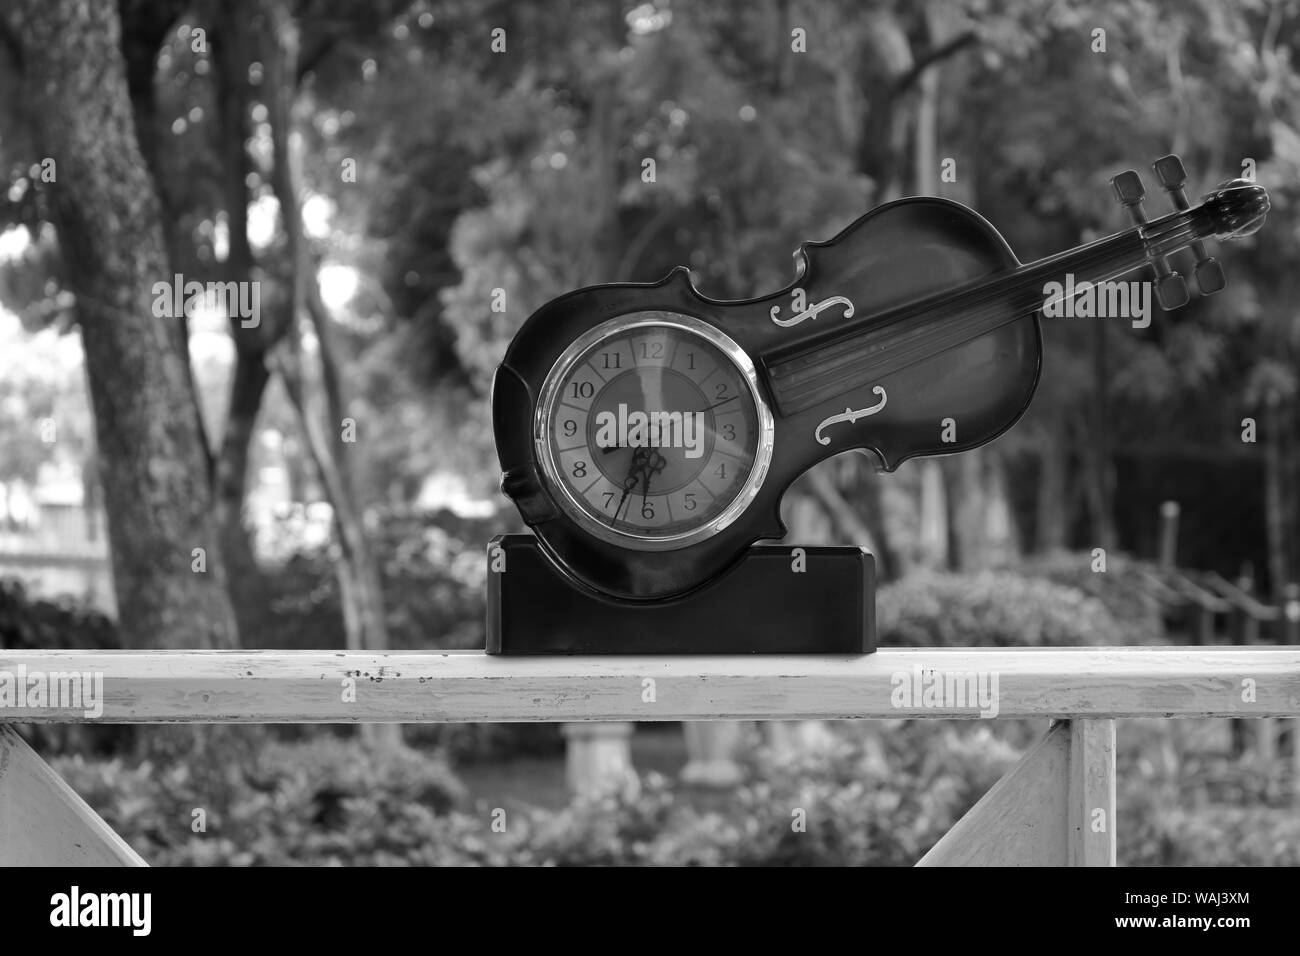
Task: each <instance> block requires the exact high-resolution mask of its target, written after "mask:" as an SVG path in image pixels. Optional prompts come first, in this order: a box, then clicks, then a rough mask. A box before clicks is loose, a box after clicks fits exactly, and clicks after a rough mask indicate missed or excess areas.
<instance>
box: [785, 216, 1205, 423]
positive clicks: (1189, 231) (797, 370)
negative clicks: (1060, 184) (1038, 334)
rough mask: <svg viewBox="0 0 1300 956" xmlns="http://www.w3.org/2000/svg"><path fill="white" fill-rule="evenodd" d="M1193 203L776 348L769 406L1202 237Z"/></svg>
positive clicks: (858, 381)
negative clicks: (784, 349) (810, 340)
mask: <svg viewBox="0 0 1300 956" xmlns="http://www.w3.org/2000/svg"><path fill="white" fill-rule="evenodd" d="M1198 211H1199V208H1198V209H1192V210H1187V211H1185V212H1174V213H1170V214H1169V215H1168V216H1164V217H1162V218H1161V219H1157V220H1153V221H1152V222H1149V223H1146V224H1145V225H1143V226H1140V227H1134V228H1132V229H1129V230H1127V231H1125V232H1121V233H1116V234H1115V235H1112V236H1107V237H1105V238H1103V239H1098V240H1096V241H1094V242H1090V243H1087V244H1085V245H1082V246H1077V247H1076V248H1074V249H1069V250H1067V251H1065V252H1061V253H1058V254H1057V255H1054V256H1049V257H1048V258H1046V259H1040V260H1038V261H1037V262H1031V263H1029V264H1027V265H1021V266H1018V267H1016V268H1015V269H1012V270H1010V271H1008V272H999V273H996V274H995V275H993V276H985V277H982V278H979V279H976V280H973V281H971V282H968V283H965V284H964V285H961V286H958V287H957V288H955V289H950V290H946V291H944V292H941V293H937V294H935V295H933V296H929V297H927V298H924V299H921V300H919V301H916V302H911V303H908V304H906V305H903V306H899V307H897V308H895V309H891V310H889V311H887V312H885V313H883V314H878V315H875V316H865V317H863V319H862V320H860V321H858V322H855V323H853V324H851V325H849V326H845V327H844V328H843V330H842V331H841V332H839V333H838V334H835V335H832V336H828V337H825V338H822V339H820V340H819V341H817V342H815V343H810V344H807V345H805V346H803V347H798V348H796V349H795V350H792V351H789V352H786V353H782V354H780V355H778V356H775V357H774V358H773V359H772V360H769V361H768V363H767V368H768V373H769V375H770V377H771V382H772V389H773V393H774V396H775V398H776V404H777V408H778V409H779V410H780V411H781V413H782V414H783V415H793V414H795V413H797V412H800V411H803V410H805V409H808V408H811V407H813V406H814V405H818V404H820V403H822V402H825V401H829V400H830V399H832V398H835V397H836V396H839V395H843V394H845V393H846V392H850V391H855V390H857V389H860V388H862V387H864V386H868V385H872V384H874V383H876V382H879V381H880V380H881V379H884V378H886V377H888V376H890V375H893V374H895V373H897V372H900V371H902V370H903V369H906V368H908V367H910V366H912V365H915V364H917V363H918V362H923V361H925V360H926V359H927V358H930V357H931V356H933V355H936V354H938V353H940V352H943V351H947V350H949V349H954V348H958V347H959V346H962V345H964V344H966V343H967V342H970V341H971V340H973V339H977V338H979V337H980V336H982V335H986V334H988V333H990V332H993V331H995V330H997V329H999V328H1001V327H1002V326H1004V325H1009V324H1010V323H1012V322H1016V321H1018V320H1020V319H1024V318H1027V317H1028V316H1031V315H1033V314H1034V313H1035V312H1038V311H1040V310H1041V309H1043V308H1044V307H1046V306H1047V305H1049V304H1053V303H1055V302H1060V301H1061V300H1063V299H1065V298H1068V297H1071V296H1073V295H1078V294H1080V293H1082V292H1083V291H1084V290H1085V289H1087V288H1088V287H1089V285H1090V284H1096V283H1100V282H1107V281H1110V280H1113V279H1116V278H1118V277H1119V276H1122V275H1125V274H1126V273H1129V272H1132V271H1134V270H1135V269H1140V268H1142V267H1143V266H1144V265H1146V264H1147V263H1148V262H1150V261H1151V260H1152V259H1153V258H1155V257H1157V256H1164V255H1169V254H1171V253H1173V252H1176V251H1178V250H1179V249H1182V248H1184V247H1186V246H1187V245H1190V244H1191V243H1192V242H1194V241H1196V240H1198V239H1203V238H1206V236H1207V235H1209V231H1208V228H1207V227H1206V226H1205V224H1204V222H1203V221H1202V220H1203V218H1204V217H1200V216H1198ZM1057 287H1059V289H1060V291H1059V293H1058V292H1057V291H1056V290H1057Z"/></svg>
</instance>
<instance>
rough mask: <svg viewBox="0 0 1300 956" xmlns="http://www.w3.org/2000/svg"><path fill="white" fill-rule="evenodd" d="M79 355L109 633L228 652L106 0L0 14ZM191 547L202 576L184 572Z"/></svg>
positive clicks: (155, 234) (163, 266)
mask: <svg viewBox="0 0 1300 956" xmlns="http://www.w3.org/2000/svg"><path fill="white" fill-rule="evenodd" d="M3 24H4V29H5V32H6V34H7V36H8V37H9V45H10V46H11V48H12V49H14V50H15V52H16V53H17V56H18V63H19V69H20V70H21V73H22V77H23V81H24V87H23V89H24V102H25V104H26V105H27V106H28V107H29V110H30V112H29V115H28V118H29V120H30V121H31V122H32V123H33V137H34V141H35V142H36V143H37V144H39V145H38V147H37V148H38V151H40V152H38V155H41V153H42V152H43V155H44V156H45V157H47V158H48V159H49V160H51V161H52V162H53V163H54V167H53V168H54V169H55V170H56V173H55V175H54V177H52V178H51V180H50V181H49V182H42V183H41V185H40V188H41V190H42V192H43V193H45V197H46V201H47V202H48V208H49V214H50V218H51V220H52V221H53V222H54V224H55V226H56V228H57V230H58V239H59V248H60V250H61V252H62V254H63V257H64V261H65V263H66V266H67V276H68V282H69V285H70V287H71V289H72V291H73V292H74V293H75V295H76V311H77V317H78V320H79V322H80V326H81V332H82V340H83V343H84V347H85V353H86V368H87V372H88V377H89V382H90V393H91V398H92V401H93V403H94V409H95V426H96V436H97V446H98V449H99V456H100V460H101V462H102V466H103V467H102V480H103V486H104V495H105V500H106V506H107V507H106V510H107V514H108V521H109V531H110V539H111V547H112V554H113V565H114V582H115V586H116V591H117V602H118V607H119V613H120V616H121V624H122V632H123V633H124V634H126V635H129V638H128V639H129V640H130V641H131V642H132V643H133V644H136V645H139V646H144V647H227V646H231V645H232V644H233V642H234V640H235V623H234V616H233V613H232V610H231V606H230V601H229V598H228V596H227V594H226V591H225V580H224V571H223V568H222V563H221V557H220V545H219V542H218V540H217V537H216V534H215V529H214V526H213V522H212V516H211V508H210V505H211V495H210V490H209V487H208V483H207V480H206V474H207V472H206V467H205V462H204V449H203V444H202V439H201V437H200V434H199V431H198V417H197V414H196V411H195V408H194V403H193V392H192V390H191V389H190V387H189V384H188V374H187V368H186V363H185V361H184V358H183V356H184V354H185V349H184V343H183V340H181V339H180V337H179V335H178V332H177V330H176V329H175V327H174V326H171V325H169V324H168V323H165V322H162V321H160V320H159V319H158V318H156V317H155V316H154V315H153V313H152V309H151V306H152V304H153V302H154V298H155V294H154V291H153V284H154V283H155V282H158V281H163V280H165V278H166V277H167V276H168V275H169V270H168V269H167V259H166V252H165V247H164V242H163V230H162V225H161V215H160V207H159V203H158V199H157V194H156V192H155V188H154V185H153V183H152V181H151V180H150V178H149V176H148V173H147V171H146V168H145V165H144V163H143V162H142V157H141V154H140V148H139V146H138V144H137V142H136V139H135V132H134V127H133V124H132V121H131V107H130V99H129V96H128V90H127V81H126V69H125V64H124V62H123V59H122V55H121V53H120V51H119V48H118V43H119V40H120V36H121V32H120V24H119V22H118V16H117V11H116V9H115V8H114V7H112V6H104V5H95V4H82V3H77V2H73V0H58V2H24V3H19V4H15V5H12V6H10V7H8V8H6V9H5V10H4V11H3ZM195 549H202V552H203V555H204V556H203V562H204V563H203V565H202V567H201V570H202V573H196V570H197V569H200V566H199V565H198V564H197V563H196V562H198V561H199V560H200V559H199V558H198V557H197V556H196V553H195Z"/></svg>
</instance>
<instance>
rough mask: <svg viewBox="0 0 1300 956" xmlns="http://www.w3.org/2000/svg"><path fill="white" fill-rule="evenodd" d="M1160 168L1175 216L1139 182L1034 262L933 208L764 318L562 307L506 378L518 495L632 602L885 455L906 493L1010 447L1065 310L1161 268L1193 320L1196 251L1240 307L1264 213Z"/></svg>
mask: <svg viewBox="0 0 1300 956" xmlns="http://www.w3.org/2000/svg"><path fill="white" fill-rule="evenodd" d="M1154 169H1155V171H1156V175H1157V177H1158V178H1159V180H1160V182H1161V185H1162V186H1163V187H1164V189H1165V191H1166V192H1167V193H1168V194H1169V196H1170V198H1171V199H1172V201H1173V205H1174V211H1173V212H1170V213H1169V214H1168V215H1165V216H1161V217H1159V218H1156V219H1150V220H1148V219H1147V217H1146V215H1145V213H1144V212H1143V210H1142V205H1141V201H1142V199H1143V187H1142V182H1141V179H1140V177H1139V176H1138V174H1137V173H1136V172H1132V171H1129V172H1126V173H1123V174H1121V175H1119V176H1117V177H1115V178H1114V179H1113V180H1112V185H1113V187H1114V190H1115V193H1116V196H1117V198H1118V199H1119V200H1120V202H1121V203H1122V204H1123V205H1124V206H1125V207H1127V209H1128V211H1129V213H1130V214H1131V215H1132V217H1133V220H1134V225H1133V226H1132V228H1129V229H1127V230H1126V231H1124V232H1120V233H1117V234H1115V235H1112V236H1109V237H1106V238H1103V239H1099V240H1096V241H1094V242H1089V243H1087V244H1085V245H1081V246H1078V247H1077V248H1074V249H1069V250H1067V251H1065V252H1061V253H1058V254H1057V255H1054V256H1051V257H1049V258H1047V259H1043V260H1040V261H1038V262H1033V263H1029V264H1022V263H1021V262H1020V261H1019V260H1018V259H1017V258H1016V256H1015V253H1013V252H1012V250H1011V247H1010V246H1009V245H1008V244H1007V243H1006V241H1005V240H1004V239H1003V238H1002V236H1001V235H999V234H998V231H997V230H996V229H994V228H993V226H992V225H990V224H989V223H988V222H987V221H985V220H984V219H983V218H982V217H981V216H980V215H979V214H977V213H976V212H974V211H973V210H971V209H969V208H967V207H965V206H962V205H960V204H958V203H955V202H950V201H948V200H944V199H933V198H913V199H903V200H900V201H898V202H892V203H888V204H886V205H883V206H880V207H879V208H877V209H875V210H873V211H871V212H869V213H867V214H866V215H865V216H863V217H862V218H860V219H858V220H857V221H856V222H854V223H853V224H852V225H851V226H849V227H848V228H847V229H845V230H844V231H843V232H842V233H840V234H839V235H838V236H836V237H835V238H834V239H831V240H829V241H827V242H810V243H806V244H804V245H803V246H801V247H800V248H799V250H798V252H797V253H796V260H797V275H796V278H795V280H794V282H793V283H792V284H791V285H790V286H789V287H787V288H785V289H782V290H780V291H778V292H774V293H771V294H768V295H764V296H762V297H760V298H755V299H747V300H744V301H716V300H713V299H709V298H706V297H704V296H702V295H700V293H698V292H697V291H696V290H695V289H694V288H693V286H692V285H691V282H690V279H689V276H688V273H687V271H686V270H685V269H677V270H675V271H674V272H672V273H671V274H670V275H669V276H668V277H667V278H665V279H664V280H662V281H660V282H656V283H653V284H616V285H601V286H594V287H591V288H586V289H580V290H578V291H576V292H571V293H569V294H568V295H564V296H561V297H559V298H557V299H555V300H553V301H552V302H549V303H547V304H546V305H545V306H543V307H542V308H540V309H539V310H538V311H537V312H536V313H534V314H533V315H532V316H531V317H530V318H529V319H528V320H527V321H526V322H525V323H524V325H523V327H522V328H521V329H520V330H519V332H518V334H517V335H516V336H515V338H514V341H513V342H512V343H511V345H510V347H509V349H508V351H507V352H506V355H505V359H504V361H503V362H502V363H501V366H500V368H499V369H498V370H497V373H496V379H495V381H494V385H493V394H492V406H493V428H494V431H495V436H496V443H497V451H498V455H499V457H500V461H501V467H502V470H503V478H502V488H503V490H504V492H505V493H506V494H507V495H508V496H509V497H510V498H511V499H513V501H514V503H515V504H516V506H517V507H518V509H519V512H520V514H521V515H522V516H523V518H524V520H525V521H526V522H527V524H528V525H529V526H530V527H531V528H532V530H533V532H534V534H535V535H536V538H537V541H538V543H539V545H540V548H541V550H542V551H543V552H544V553H545V555H546V556H547V557H548V558H549V560H550V561H551V562H553V563H554V565H556V567H557V568H558V569H560V570H561V571H562V572H563V574H564V576H565V577H566V579H567V580H570V581H573V582H577V583H578V584H579V585H581V586H582V587H584V588H587V589H591V590H592V591H593V592H595V593H597V594H599V595H601V596H604V597H606V598H609V599H613V600H616V601H624V602H645V601H663V600H666V599H672V598H676V597H680V596H682V595H685V594H688V593H690V592H692V591H694V590H696V589H699V588H701V587H704V586H706V585H707V584H709V582H711V581H713V580H715V579H717V578H718V577H719V576H721V575H724V574H725V573H726V572H727V571H728V570H729V569H730V568H732V567H733V566H735V565H736V564H737V562H739V561H740V560H741V559H742V558H743V557H744V556H745V555H746V554H747V552H749V551H750V550H751V548H750V546H751V545H753V544H755V543H756V542H759V541H761V540H763V539H775V538H780V537H782V536H783V535H784V534H785V528H784V527H783V526H782V523H781V519H780V513H779V505H780V502H781V496H782V494H783V493H784V492H785V490H786V489H787V488H788V487H789V486H790V484H791V482H793V481H794V480H795V479H796V478H798V477H799V476H800V475H801V474H802V473H803V472H804V471H806V470H807V469H808V468H810V467H812V466H813V465H815V464H816V463H817V462H819V461H821V460H823V459H825V458H828V457H830V456H832V455H836V454H839V453H840V452H843V451H846V450H849V449H866V450H868V451H870V452H872V453H874V454H875V455H876V456H877V457H878V459H879V462H880V465H881V467H883V468H884V469H885V470H887V471H888V470H893V469H895V468H897V467H898V465H899V464H901V463H902V462H904V461H907V460H908V459H909V458H916V457H918V456H924V455H939V454H948V453H951V452H954V451H963V450H966V449H971V448H975V447H977V446H979V445H983V444H985V443H986V442H989V441H991V440H992V439H994V438H996V437H997V436H998V435H1000V434H1001V433H1002V432H1004V431H1006V430H1007V429H1008V428H1010V427H1011V426H1012V425H1013V424H1014V423H1015V422H1016V421H1017V419H1019V418H1020V416H1021V415H1022V414H1023V413H1024V411H1025V409H1026V407H1027V406H1028V404H1029V401H1030V399H1031V398H1032V397H1033V394H1034V389H1035V387H1036V386H1037V384H1038V378H1039V369H1040V365H1041V360H1042V339H1041V335H1040V329H1039V321H1040V318H1039V314H1040V312H1042V310H1043V309H1044V307H1045V305H1047V304H1048V298H1050V295H1049V296H1047V297H1045V291H1044V290H1046V289H1052V288H1056V289H1069V290H1072V292H1073V293H1074V294H1078V293H1079V292H1082V291H1083V290H1085V289H1086V288H1088V286H1089V284H1096V283H1100V282H1103V281H1107V280H1113V279H1116V278H1118V277H1119V276H1121V275H1124V274H1126V273H1129V272H1132V271H1134V270H1136V269H1140V268H1142V267H1152V268H1153V269H1154V283H1155V286H1154V288H1155V293H1156V298H1157V299H1158V301H1159V302H1160V304H1161V305H1162V307H1163V308H1165V309H1173V308H1177V307H1178V306H1180V305H1182V304H1184V303H1185V302H1186V301H1187V291H1186V285H1185V283H1184V281H1183V279H1182V278H1181V277H1180V276H1179V274H1178V273H1177V272H1175V271H1174V270H1173V268H1172V266H1171V265H1170V264H1169V261H1168V257H1169V256H1170V255H1172V254H1173V253H1176V252H1178V251H1179V250H1182V249H1184V248H1188V247H1190V248H1192V249H1193V250H1194V254H1195V258H1196V267H1195V276H1196V280H1197V285H1198V286H1199V288H1200V291H1201V292H1202V293H1212V292H1215V291H1217V290H1218V289H1220V288H1222V287H1223V285H1224V278H1223V272H1222V270H1221V268H1220V267H1219V264H1218V263H1217V262H1216V261H1215V260H1214V259H1213V258H1212V257H1211V256H1210V254H1209V252H1208V251H1207V250H1206V247H1205V240H1207V239H1210V238H1214V239H1235V238H1237V237H1240V236H1246V235H1250V234H1251V233H1253V232H1254V231H1255V230H1256V229H1258V228H1259V226H1260V225H1261V224H1262V222H1263V220H1264V217H1265V215H1266V213H1267V212H1268V209H1269V200H1268V195H1267V193H1266V192H1265V191H1264V189H1263V188H1261V187H1260V186H1258V185H1256V184H1254V183H1252V182H1247V181H1244V180H1233V181H1230V182H1226V183H1223V184H1221V185H1219V186H1218V187H1216V188H1215V189H1213V190H1212V191H1211V192H1210V193H1209V194H1208V195H1206V196H1205V197H1204V198H1203V199H1202V201H1201V202H1200V204H1199V205H1196V206H1192V205H1191V204H1190V203H1189V201H1188V200H1187V198H1186V195H1185V193H1184V189H1183V182H1184V180H1185V178H1186V177H1185V174H1184V172H1183V167H1182V163H1181V162H1180V161H1179V160H1178V157H1176V156H1166V157H1164V158H1163V159H1161V160H1159V161H1158V162H1156V163H1155V164H1154ZM1054 283H1055V285H1053V284H1054ZM1061 294H1062V295H1063V294H1065V293H1061ZM945 439H947V440H945ZM761 550H768V549H761Z"/></svg>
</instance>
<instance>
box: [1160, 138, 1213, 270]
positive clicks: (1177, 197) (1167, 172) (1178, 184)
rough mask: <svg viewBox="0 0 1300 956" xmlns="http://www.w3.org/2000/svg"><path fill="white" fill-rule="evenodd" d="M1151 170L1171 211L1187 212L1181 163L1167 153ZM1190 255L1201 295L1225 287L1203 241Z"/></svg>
mask: <svg viewBox="0 0 1300 956" xmlns="http://www.w3.org/2000/svg"><path fill="white" fill-rule="evenodd" d="M1151 168H1152V169H1153V170H1155V173H1156V179H1158V180H1160V187H1161V188H1162V189H1164V191H1165V192H1166V193H1168V194H1169V200H1170V202H1172V203H1173V204H1174V208H1175V209H1178V210H1183V209H1190V208H1191V205H1192V204H1191V202H1189V201H1188V199H1187V190H1186V189H1185V188H1183V184H1184V183H1186V182H1187V170H1185V169H1183V161H1182V160H1181V159H1179V158H1178V157H1177V156H1175V155H1174V154H1173V153H1170V154H1169V155H1168V156H1161V157H1160V158H1159V159H1157V160H1156V161H1155V162H1154V163H1152V164H1151ZM1192 254H1193V255H1194V256H1196V270H1195V275H1196V284H1197V286H1199V287H1200V290H1201V293H1202V294H1203V295H1213V294H1214V293H1215V292H1218V291H1219V290H1220V289H1222V288H1223V287H1224V286H1225V285H1227V284H1228V279H1227V277H1226V276H1225V275H1224V274H1223V266H1221V265H1219V261H1218V260H1217V259H1215V258H1214V256H1212V255H1210V250H1209V249H1208V248H1206V245H1205V243H1204V242H1202V241H1201V240H1199V239H1198V240H1197V241H1196V242H1193V243H1192Z"/></svg>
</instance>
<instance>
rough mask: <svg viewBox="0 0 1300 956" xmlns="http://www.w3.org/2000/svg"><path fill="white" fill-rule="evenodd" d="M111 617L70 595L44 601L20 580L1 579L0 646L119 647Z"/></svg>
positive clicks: (41, 648) (46, 647)
mask: <svg viewBox="0 0 1300 956" xmlns="http://www.w3.org/2000/svg"><path fill="white" fill-rule="evenodd" d="M121 646H122V643H121V638H120V637H119V635H118V633H117V625H116V624H115V623H114V622H113V619H112V618H110V617H108V616H107V615H105V614H101V613H100V612H98V611H95V610H93V609H91V608H89V607H87V606H85V605H84V604H83V603H82V602H80V601H77V600H75V599H73V598H70V597H67V598H59V599H57V600H52V601H51V600H43V599H41V598H37V597H34V596H32V595H31V594H29V593H28V592H27V589H26V588H25V587H24V586H23V584H22V583H21V582H20V581H15V580H10V579H0V647H8V648H21V649H24V650H63V649H66V648H81V649H83V650H85V649H91V650H108V649H110V648H118V647H121Z"/></svg>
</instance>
